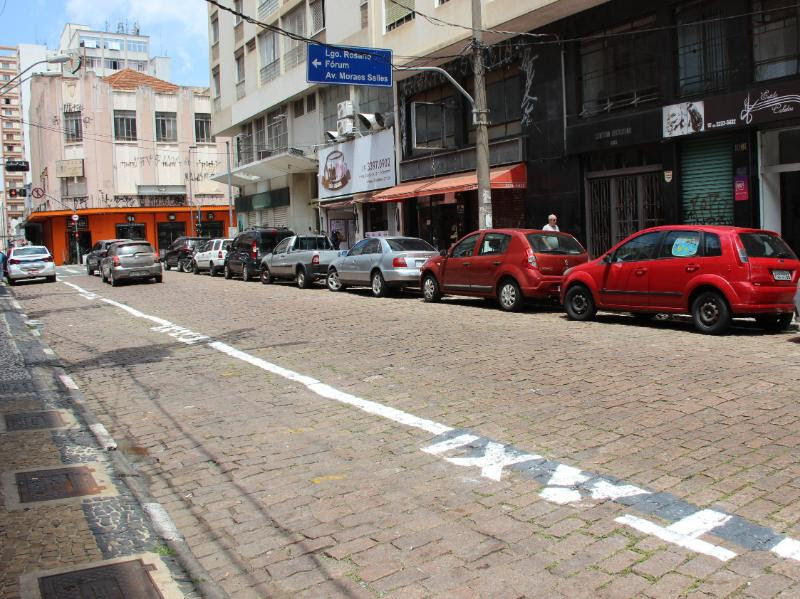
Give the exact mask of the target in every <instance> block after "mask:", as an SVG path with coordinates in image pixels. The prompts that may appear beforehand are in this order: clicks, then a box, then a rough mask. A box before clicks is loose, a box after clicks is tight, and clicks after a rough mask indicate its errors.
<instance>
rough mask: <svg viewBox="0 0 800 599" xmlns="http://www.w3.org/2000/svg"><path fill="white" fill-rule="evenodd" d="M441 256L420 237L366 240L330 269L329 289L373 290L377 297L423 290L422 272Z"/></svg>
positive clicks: (356, 245) (340, 258) (337, 260)
mask: <svg viewBox="0 0 800 599" xmlns="http://www.w3.org/2000/svg"><path fill="white" fill-rule="evenodd" d="M436 255H438V252H437V251H436V250H435V249H434V248H433V247H432V246H431V245H430V244H429V243H428V242H427V241H424V240H422V239H418V238H416V237H373V238H368V239H362V240H361V241H359V242H358V243H357V244H355V245H354V246H353V247H352V248H351V249H350V251H349V252H347V253H346V254H345V255H343V256H339V257H338V258H336V259H335V260H334V261H333V262H332V263H331V265H330V267H329V268H328V277H327V279H326V282H327V285H328V289H330V290H331V291H341V290H342V289H344V288H345V287H347V286H350V285H352V286H354V287H371V288H372V294H373V295H375V296H376V297H384V296H386V295H388V293H389V291H390V290H391V289H393V288H402V287H419V269H420V267H421V266H422V265H423V264H425V262H426V261H427V260H428V258H430V257H431V256H436Z"/></svg>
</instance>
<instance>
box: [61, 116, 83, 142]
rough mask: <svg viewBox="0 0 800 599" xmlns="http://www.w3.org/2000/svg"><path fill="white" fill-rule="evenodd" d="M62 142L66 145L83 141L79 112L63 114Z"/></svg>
mask: <svg viewBox="0 0 800 599" xmlns="http://www.w3.org/2000/svg"><path fill="white" fill-rule="evenodd" d="M64 141H66V142H67V143H68V144H69V143H77V142H80V141H83V122H82V121H81V113H80V112H65V113H64Z"/></svg>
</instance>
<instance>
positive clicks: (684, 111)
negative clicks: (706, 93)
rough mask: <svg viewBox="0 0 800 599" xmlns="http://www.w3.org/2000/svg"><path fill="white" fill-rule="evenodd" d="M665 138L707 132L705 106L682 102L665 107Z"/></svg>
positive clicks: (663, 115) (663, 112) (663, 117)
mask: <svg viewBox="0 0 800 599" xmlns="http://www.w3.org/2000/svg"><path fill="white" fill-rule="evenodd" d="M661 118H662V124H663V126H664V137H680V136H682V135H691V134H692V133H700V132H701V131H705V128H706V127H705V104H704V103H703V102H681V103H680V104H672V105H671V106H664V108H663V109H662V111H661Z"/></svg>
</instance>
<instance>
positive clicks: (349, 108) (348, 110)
mask: <svg viewBox="0 0 800 599" xmlns="http://www.w3.org/2000/svg"><path fill="white" fill-rule="evenodd" d="M336 109H337V110H336V114H337V118H338V119H346V118H348V117H353V116H355V111H354V110H353V102H352V100H345V101H344V102H339V103H338V104H337V105H336Z"/></svg>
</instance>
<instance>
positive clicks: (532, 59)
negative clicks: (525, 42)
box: [521, 48, 539, 127]
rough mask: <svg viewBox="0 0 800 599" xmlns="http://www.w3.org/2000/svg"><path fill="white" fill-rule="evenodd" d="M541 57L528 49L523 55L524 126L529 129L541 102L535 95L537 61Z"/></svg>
mask: <svg viewBox="0 0 800 599" xmlns="http://www.w3.org/2000/svg"><path fill="white" fill-rule="evenodd" d="M538 58H539V55H538V54H534V53H533V51H532V50H531V49H530V48H528V49H527V50H525V52H523V54H522V65H521V68H522V72H523V73H525V89H524V91H523V94H522V126H523V127H527V126H530V124H531V123H532V122H533V111H534V109H535V108H536V104H537V103H538V102H539V97H538V96H534V95H533V84H534V81H535V79H536V61H537V60H538Z"/></svg>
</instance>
